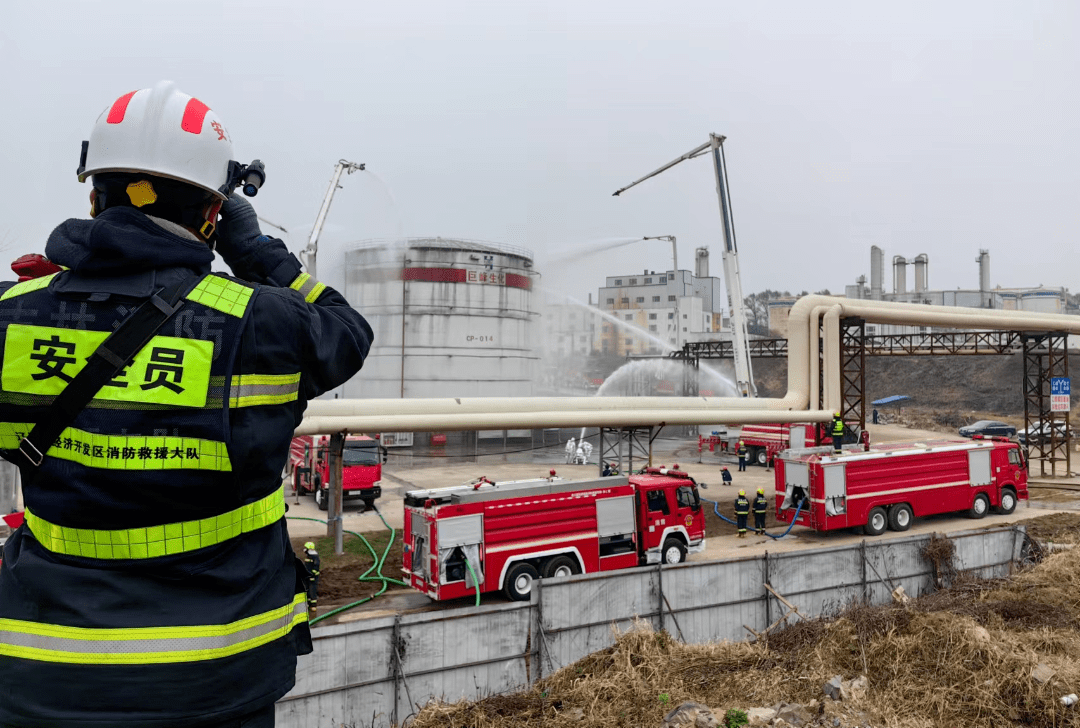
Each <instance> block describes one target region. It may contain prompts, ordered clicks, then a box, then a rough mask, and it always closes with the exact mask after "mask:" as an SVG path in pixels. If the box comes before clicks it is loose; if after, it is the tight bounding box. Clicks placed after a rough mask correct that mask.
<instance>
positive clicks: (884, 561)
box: [277, 527, 1024, 728]
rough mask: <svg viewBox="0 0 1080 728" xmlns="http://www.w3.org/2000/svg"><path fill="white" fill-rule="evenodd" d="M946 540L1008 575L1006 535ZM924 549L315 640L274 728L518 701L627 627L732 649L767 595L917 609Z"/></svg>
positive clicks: (1009, 535) (925, 583)
mask: <svg viewBox="0 0 1080 728" xmlns="http://www.w3.org/2000/svg"><path fill="white" fill-rule="evenodd" d="M949 536H950V537H951V538H953V539H954V541H955V544H956V560H957V567H958V568H959V569H962V570H965V571H968V570H970V571H973V572H974V573H975V574H976V575H977V576H980V577H1000V576H1005V575H1007V574H1009V573H1010V572H1011V570H1012V565H1013V562H1014V561H1015V560H1016V559H1017V558H1019V556H1020V549H1021V546H1022V545H1023V538H1024V537H1023V532H1022V528H1012V527H1007V528H999V529H993V530H986V531H965V532H961V533H954V534H949ZM927 538H928V537H927V536H912V537H908V538H900V539H890V540H884V541H878V540H867V541H863V542H861V543H860V544H856V545H852V546H844V547H840V548H832V549H815V550H808V551H790V552H784V553H779V554H765V555H763V556H759V557H749V558H746V559H738V560H734V561H709V562H695V563H688V564H680V565H678V566H671V567H660V566H659V565H658V566H654V567H642V568H638V569H627V570H623V571H616V572H608V573H604V574H585V575H581V576H576V577H570V578H568V579H551V580H547V581H545V582H540V583H539V584H538V586H537V589H536V591H535V592H534V594H533V599H532V602H531V603H528V604H525V603H511V604H506V603H501V604H487V605H484V604H482V605H481V606H480V607H475V608H474V607H465V608H459V609H451V610H445V611H438V612H426V613H420V614H405V615H395V616H388V617H381V618H374V619H366V620H363V621H358V622H352V623H347V624H342V625H336V626H333V627H326V628H315V629H314V630H313V633H314V638H315V652H314V653H313V654H311V655H307V656H305V657H302V658H300V662H299V665H298V667H297V684H296V687H295V688H294V689H293V690H292V692H290V693H289V694H288V695H286V696H285V697H284V698H282V699H281V701H280V702H279V703H278V706H277V725H278V728H323V727H325V728H331V727H333V728H339V726H341V725H343V724H344V725H348V726H354V725H355V726H365V727H366V726H390V725H394V724H401V722H403V721H405V720H407V718H408V717H409V716H410V715H412V714H414V713H415V712H416V711H417V710H418V709H419V707H421V706H423V705H424V704H425V703H427V701H428V700H430V699H432V698H441V699H443V700H447V701H456V700H460V699H462V698H470V699H472V698H478V697H482V696H486V695H490V694H492V693H501V692H509V691H513V690H517V689H521V688H524V687H526V686H528V685H530V684H532V683H534V682H535V681H536V680H538V679H540V678H541V677H543V676H544V675H549V674H551V673H552V672H554V671H556V670H558V669H560V668H562V667H565V666H567V665H570V664H572V663H574V662H575V661H577V660H579V659H581V658H582V657H584V656H586V655H588V654H591V653H593V652H596V651H597V650H601V649H604V648H606V647H608V646H610V645H611V644H612V643H613V641H614V638H613V635H612V625H615V626H616V627H618V628H620V629H623V630H625V629H627V628H628V627H630V625H631V624H632V623H633V620H634V619H635V618H640V619H646V620H649V621H651V622H652V624H653V625H654V626H655V627H657V628H662V629H666V630H667V631H668V632H669V633H670V634H672V635H674V636H676V637H678V638H679V639H681V640H683V641H684V642H688V643H704V642H712V641H718V640H742V639H745V638H746V637H748V633H747V632H746V630H745V629H744V628H743V625H744V624H745V625H748V626H750V627H752V628H753V629H755V630H764V629H765V628H766V627H767V626H768V625H770V624H771V623H772V622H774V621H776V620H777V619H778V618H779V617H780V616H781V615H782V614H783V613H784V611H785V607H783V605H781V604H780V602H779V601H778V600H777V599H776V598H775V597H773V596H771V595H769V594H768V592H767V591H766V590H765V588H764V586H763V584H764V583H765V582H768V583H769V584H771V585H772V587H773V588H774V589H776V591H778V592H779V593H780V594H782V595H784V597H785V598H786V599H787V600H788V601H790V602H791V603H793V604H795V605H796V606H797V607H798V608H799V610H800V612H802V613H803V614H805V615H807V616H818V615H821V614H830V613H834V612H835V611H837V610H838V608H840V607H842V605H844V604H846V603H848V602H850V601H852V600H858V599H862V600H866V601H867V602H869V603H872V604H881V603H885V602H888V601H889V600H890V599H891V596H890V594H891V592H892V590H893V588H894V587H896V586H903V587H904V591H905V592H907V594H909V595H911V596H912V597H914V596H918V595H919V594H922V593H924V592H927V591H931V590H932V589H933V577H932V575H931V567H930V565H929V564H928V563H926V562H925V561H924V560H923V559H922V557H921V556H920V555H919V551H920V549H921V548H922V546H923V544H924V543H925V541H926V540H927ZM886 582H888V583H887V584H886ZM792 619H793V620H797V619H798V618H797V617H792ZM395 647H396V649H395Z"/></svg>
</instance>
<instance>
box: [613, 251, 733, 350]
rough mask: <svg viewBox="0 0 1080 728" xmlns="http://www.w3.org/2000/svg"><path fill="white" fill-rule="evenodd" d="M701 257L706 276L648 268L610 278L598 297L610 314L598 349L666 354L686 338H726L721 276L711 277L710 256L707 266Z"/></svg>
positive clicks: (700, 270) (682, 271)
mask: <svg viewBox="0 0 1080 728" xmlns="http://www.w3.org/2000/svg"><path fill="white" fill-rule="evenodd" d="M698 260H699V270H698V272H699V273H701V272H704V273H706V275H700V276H699V275H695V274H694V273H691V272H690V271H687V270H680V271H678V272H677V273H676V272H675V271H670V270H669V271H661V272H659V273H658V272H656V271H649V270H645V271H643V272H642V273H638V274H630V275H621V276H608V277H607V278H606V280H605V285H604V287H603V288H601V289H600V292H599V298H598V299H597V307H598V308H599V309H601V310H602V311H603V312H604V313H605V314H606V318H605V320H604V321H602V322H601V323H600V328H599V330H598V331H597V333H596V338H595V341H596V342H597V343H596V349H597V350H598V351H600V352H602V353H608V354H617V355H619V356H632V355H643V354H663V353H665V352H667V351H671V350H672V349H675V348H677V346H678V345H681V344H682V343H685V342H687V341H705V340H715V339H719V338H721V332H724V331H726V329H727V319H726V318H725V317H724V316H723V309H722V303H721V302H722V301H723V287H722V285H721V281H720V279H719V278H715V277H712V276H709V275H707V260H708V259H707V256H706V257H705V261H706V263H705V269H704V270H703V269H702V265H701V264H700V261H701V257H699V259H698ZM616 320H617V321H618V323H616Z"/></svg>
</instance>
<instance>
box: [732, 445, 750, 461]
mask: <svg viewBox="0 0 1080 728" xmlns="http://www.w3.org/2000/svg"><path fill="white" fill-rule="evenodd" d="M746 453H747V449H746V445H739V447H738V449H737V450H736V451H735V454H736V455H738V456H739V457H741V458H744V457H746Z"/></svg>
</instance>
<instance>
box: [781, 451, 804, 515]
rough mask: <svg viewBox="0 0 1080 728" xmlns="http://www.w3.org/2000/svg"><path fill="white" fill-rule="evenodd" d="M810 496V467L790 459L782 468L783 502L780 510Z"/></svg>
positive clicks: (797, 503)
mask: <svg viewBox="0 0 1080 728" xmlns="http://www.w3.org/2000/svg"><path fill="white" fill-rule="evenodd" d="M809 497H810V468H809V466H808V465H807V464H806V463H801V462H798V461H792V462H789V463H787V464H786V467H785V468H784V502H783V504H781V506H780V508H781V510H787V509H788V508H795V507H796V506H797V505H799V501H801V500H803V499H804V498H809Z"/></svg>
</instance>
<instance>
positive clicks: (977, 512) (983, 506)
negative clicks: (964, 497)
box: [968, 493, 990, 518]
mask: <svg viewBox="0 0 1080 728" xmlns="http://www.w3.org/2000/svg"><path fill="white" fill-rule="evenodd" d="M989 511H990V499H989V498H987V497H986V493H978V494H977V495H976V496H975V500H973V501H972V502H971V508H970V509H968V516H969V517H971V518H982V517H983V516H985V515H986V514H987V513H988V512H989Z"/></svg>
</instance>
